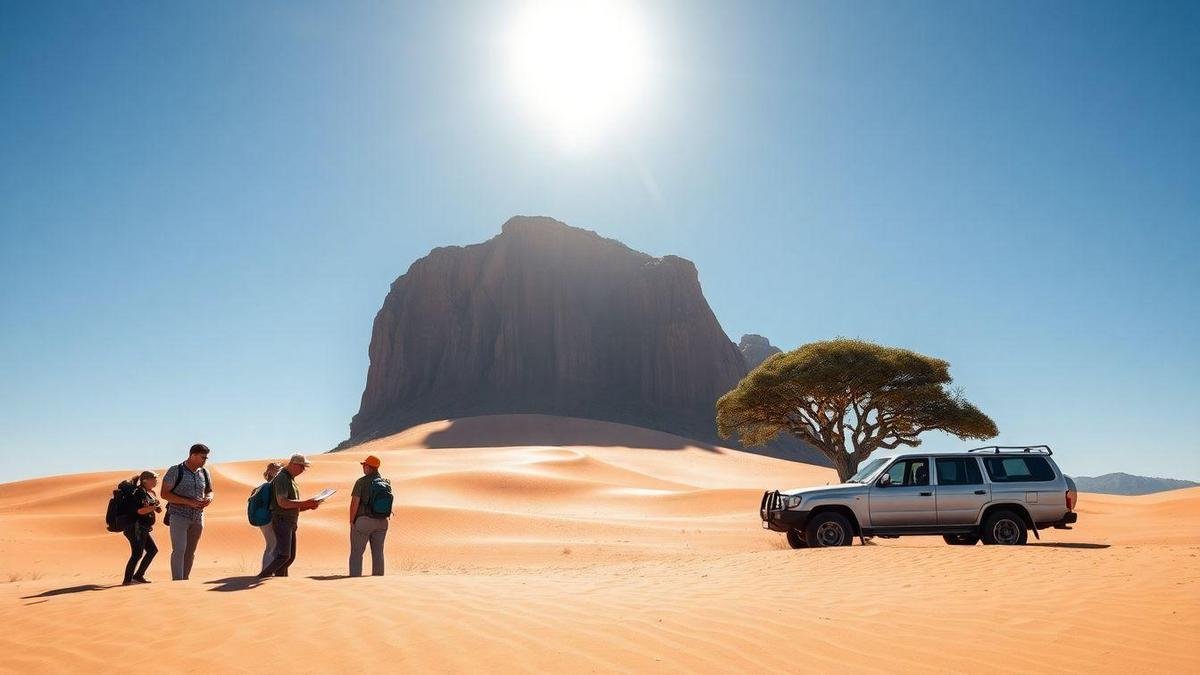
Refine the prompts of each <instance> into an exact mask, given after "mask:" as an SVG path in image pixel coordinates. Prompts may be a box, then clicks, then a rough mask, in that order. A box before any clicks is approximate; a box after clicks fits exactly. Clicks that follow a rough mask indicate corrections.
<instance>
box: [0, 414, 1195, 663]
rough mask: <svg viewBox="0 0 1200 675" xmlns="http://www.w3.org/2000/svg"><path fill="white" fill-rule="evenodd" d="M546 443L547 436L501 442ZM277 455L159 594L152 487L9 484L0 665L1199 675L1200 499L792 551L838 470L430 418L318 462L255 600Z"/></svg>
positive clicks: (244, 465) (1126, 501)
mask: <svg viewBox="0 0 1200 675" xmlns="http://www.w3.org/2000/svg"><path fill="white" fill-rule="evenodd" d="M531 425H532V426H537V427H539V428H541V429H543V430H544V431H545V434H544V437H545V438H546V439H550V440H547V441H545V442H548V443H549V442H550V441H553V442H554V443H555V444H548V445H540V446H530V445H511V444H510V443H511V442H512V440H513V439H515V438H519V437H521V430H522V429H523V428H528V427H530V426H531ZM568 441H570V442H571V443H572V444H570V445H566V444H565V443H567V442H568ZM451 443H453V444H454V447H444V446H447V445H450V444H451ZM432 446H438V447H432ZM368 453H371V454H376V455H378V456H380V457H381V458H382V460H383V467H382V472H383V474H384V475H385V476H388V477H390V478H391V479H392V480H393V483H394V486H395V491H396V496H397V503H398V508H397V512H396V515H395V517H394V518H393V520H392V525H391V531H390V534H389V536H388V542H387V544H388V551H387V557H388V561H387V562H388V576H386V577H382V578H372V577H364V578H357V579H347V578H344V577H343V576H342V575H344V574H345V573H346V553H347V547H348V533H347V527H348V513H347V505H348V503H349V488H350V486H351V484H352V483H353V481H354V480H355V479H356V478H357V477H358V476H359V475H361V472H360V470H359V467H358V462H359V461H360V460H361V459H362V458H363V457H364V456H365V455H366V454H368ZM268 454H269V453H264V457H263V459H262V460H261V461H249V462H221V461H220V448H216V449H215V452H214V455H213V460H212V461H211V462H210V464H209V469H210V470H211V472H212V474H213V478H214V480H215V482H216V488H217V495H216V496H217V501H216V502H215V504H214V505H213V506H212V507H211V509H210V512H209V519H208V525H207V529H206V531H205V534H204V538H203V540H202V542H201V545H200V550H199V555H198V556H197V560H196V566H195V569H194V571H193V573H192V579H191V580H190V581H186V582H171V581H169V579H170V573H169V560H168V556H169V543H168V537H167V536H166V532H165V528H163V527H162V526H161V525H159V526H157V527H156V529H155V538H156V540H157V542H158V544H159V546H160V549H162V550H161V552H160V554H159V557H158V559H157V560H156V561H155V563H154V565H153V566H152V567H151V570H150V574H149V575H148V576H149V578H150V579H151V580H152V581H153V583H152V584H149V585H145V586H130V587H122V586H119V585H117V584H118V583H119V581H120V574H121V570H122V568H123V565H124V560H125V557H126V556H127V554H128V547H127V545H126V542H125V539H124V538H123V537H122V536H121V535H120V534H113V533H109V532H106V531H105V530H104V524H103V511H104V506H105V503H106V500H107V498H108V496H109V494H110V492H111V490H112V487H113V485H115V483H116V482H117V481H119V480H120V479H122V478H126V477H128V476H129V475H131V474H132V473H134V470H135V469H141V468H143V467H125V468H124V469H122V470H120V471H112V472H106V473H91V474H79V475H67V476H57V477H51V478H41V479H36V480H28V481H21V482H17V483H8V484H4V485H0V607H2V608H3V609H0V625H3V626H4V630H3V631H2V632H0V670H2V671H4V672H19V673H40V672H64V671H72V672H93V671H100V670H110V669H112V668H114V667H139V668H152V669H167V670H175V671H183V672H201V671H204V672H210V673H225V672H263V671H264V670H265V669H268V668H273V667H276V668H278V667H286V669H287V671H289V672H301V673H309V672H312V673H317V672H348V671H354V672H397V671H411V672H445V671H470V672H480V671H484V672H544V671H557V672H592V671H601V672H607V671H618V672H622V671H643V672H644V671H653V672H663V671H706V672H749V671H753V670H758V669H772V670H786V671H789V672H797V671H807V670H818V671H839V672H841V671H856V672H857V671H868V672H883V671H893V672H894V671H911V670H918V669H919V670H922V671H931V670H932V671H973V672H1011V671H1038V672H1044V671H1063V670H1068V671H1084V670H1087V671H1106V672H1112V671H1129V670H1131V669H1137V670H1139V671H1143V670H1145V671H1151V670H1152V671H1158V672H1192V673H1195V672H1200V557H1198V556H1200V489H1190V490H1180V491H1174V492H1168V493H1160V494H1156V495H1149V496H1144V497H1115V496H1102V495H1092V494H1084V495H1081V497H1080V502H1079V506H1078V511H1079V513H1080V522H1079V524H1078V525H1077V526H1076V528H1075V529H1074V530H1071V531H1061V530H1049V531H1043V532H1042V533H1041V540H1040V541H1035V540H1033V539H1032V537H1031V545H1030V546H1026V547H1023V548H1012V547H985V546H975V547H971V548H968V547H952V546H947V545H945V544H944V543H943V542H942V541H941V539H940V538H934V537H916V538H907V539H900V540H880V539H876V540H873V541H872V542H871V543H870V544H869V545H867V546H859V545H855V546H852V547H848V548H842V549H837V550H805V551H793V550H790V549H788V548H787V546H786V544H785V543H784V541H783V538H782V536H781V535H779V534H776V533H772V532H767V531H764V530H762V529H761V525H760V523H759V520H758V514H757V508H758V502H759V497H760V496H761V493H762V490H763V489H766V488H776V487H781V488H787V487H798V486H803V485H819V484H823V483H825V482H831V481H834V480H835V475H834V474H833V472H832V471H830V470H828V469H824V468H821V467H815V466H809V465H805V464H797V463H789V462H786V461H781V460H776V459H771V458H767V457H760V456H756V455H750V454H746V453H741V452H735V451H730V450H725V449H721V448H706V447H702V446H698V445H696V444H693V443H691V442H689V441H685V440H683V439H679V438H676V437H673V436H669V435H666V434H658V433H655V432H650V431H646V430H640V429H631V428H629V427H622V426H620V425H611V424H604V423H599V422H585V421H582V420H566V419H561V418H540V417H536V416H519V417H508V418H490V419H476V420H466V421H459V422H457V423H452V422H436V423H431V424H426V425H422V426H420V427H417V428H414V429H411V430H409V431H406V432H403V433H401V434H397V435H395V436H391V437H388V438H385V439H380V440H377V441H373V442H371V443H369V444H367V445H363V446H359V447H357V448H354V449H351V450H349V451H346V452H342V453H337V454H331V455H317V456H315V457H313V461H314V466H313V467H312V468H311V469H310V470H309V471H308V472H306V473H305V474H304V475H303V476H301V477H300V479H299V482H300V485H301V489H302V490H303V491H304V492H305V494H311V493H314V492H316V491H317V490H319V489H321V488H325V487H332V488H337V489H339V493H338V494H337V495H335V496H334V497H333V498H331V500H330V501H329V502H327V503H326V504H325V505H324V506H322V508H321V509H320V510H318V511H316V512H309V513H305V514H303V515H302V516H301V524H300V533H299V558H298V560H297V562H296V564H295V565H294V566H293V568H292V576H291V577H290V578H286V579H282V578H280V579H268V580H266V581H265V582H262V583H260V582H259V581H257V580H255V579H253V578H252V575H253V574H254V573H255V572H257V571H258V561H259V558H260V556H261V549H262V539H261V536H260V534H259V532H258V530H257V529H255V528H252V527H251V526H249V525H248V524H247V523H246V518H245V504H246V502H245V500H246V496H247V494H248V493H249V491H250V489H251V488H252V487H253V486H255V485H257V484H258V483H259V482H260V481H261V477H260V473H261V471H262V468H263V465H264V464H265V462H266V461H267V460H268V459H278V457H269V456H268ZM280 454H286V453H283V452H280ZM181 459H182V457H179V458H175V457H164V462H177V461H180V460H181ZM1066 468H1067V470H1068V471H1069V470H1070V467H1066ZM157 469H158V470H159V471H160V472H161V471H162V470H163V469H165V466H163V467H157ZM368 557H369V556H368ZM367 568H368V569H369V563H368V566H367ZM4 582H7V583H4ZM267 659H270V660H271V663H272V664H275V665H274V666H272V665H268V661H267Z"/></svg>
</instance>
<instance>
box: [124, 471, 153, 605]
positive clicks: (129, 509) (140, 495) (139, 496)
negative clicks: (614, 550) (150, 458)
mask: <svg viewBox="0 0 1200 675" xmlns="http://www.w3.org/2000/svg"><path fill="white" fill-rule="evenodd" d="M129 482H130V483H131V484H133V485H135V486H136V487H135V488H134V490H133V492H132V493H131V494H129V495H128V496H127V497H126V498H125V501H124V503H123V505H122V508H123V510H124V511H125V512H126V514H127V515H128V516H129V517H128V520H127V522H128V525H126V526H125V529H124V530H123V533H124V534H125V538H126V539H128V540H129V561H128V562H127V563H125V580H124V581H123V582H121V584H122V585H123V586H128V585H130V584H148V583H150V580H149V579H147V578H146V570H147V568H149V567H150V562H151V561H152V560H154V556H155V555H156V554H157V553H158V546H156V545H155V543H154V537H152V536H150V531H151V530H153V529H154V514H155V513H161V512H162V507H161V506H159V503H158V496H157V495H156V494H154V488H155V487H156V486H157V485H158V474H156V473H154V472H153V471H143V472H141V473H140V474H138V475H136V476H134V477H133V478H130V479H129ZM139 563H140V564H139Z"/></svg>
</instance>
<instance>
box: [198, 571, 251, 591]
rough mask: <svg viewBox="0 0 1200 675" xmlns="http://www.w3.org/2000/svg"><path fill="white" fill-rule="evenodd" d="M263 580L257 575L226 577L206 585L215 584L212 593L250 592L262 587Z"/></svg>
mask: <svg viewBox="0 0 1200 675" xmlns="http://www.w3.org/2000/svg"><path fill="white" fill-rule="evenodd" d="M262 582H263V580H262V579H261V578H259V577H258V576H257V575H252V576H245V577H225V578H224V579H215V580H213V581H206V582H204V583H206V584H213V587H212V588H210V589H208V590H210V591H222V592H227V591H248V590H250V589H251V588H254V587H256V586H260V585H262Z"/></svg>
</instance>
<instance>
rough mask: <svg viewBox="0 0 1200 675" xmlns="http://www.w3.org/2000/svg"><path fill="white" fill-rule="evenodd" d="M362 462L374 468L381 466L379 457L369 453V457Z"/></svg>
mask: <svg viewBox="0 0 1200 675" xmlns="http://www.w3.org/2000/svg"><path fill="white" fill-rule="evenodd" d="M362 463H363V464H366V465H367V466H369V467H371V468H372V469H378V468H379V458H378V457H376V456H375V455H367V458H366V459H364V460H363V461H362Z"/></svg>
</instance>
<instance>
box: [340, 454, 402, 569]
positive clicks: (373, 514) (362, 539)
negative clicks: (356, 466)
mask: <svg viewBox="0 0 1200 675" xmlns="http://www.w3.org/2000/svg"><path fill="white" fill-rule="evenodd" d="M379 464H380V462H379V458H378V457H376V456H374V455H370V456H368V457H367V458H366V459H364V460H363V461H362V470H363V476H362V478H359V479H358V480H357V481H355V482H354V489H353V490H351V491H350V576H352V577H361V576H362V561H363V553H364V552H365V551H366V548H367V544H368V543H370V544H371V575H372V576H376V577H381V576H383V560H384V559H383V540H384V538H385V537H387V531H388V518H390V517H391V515H392V484H391V482H389V481H388V479H386V478H384V477H383V476H381V475H379Z"/></svg>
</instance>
